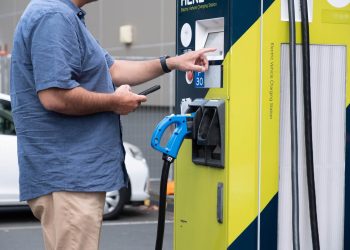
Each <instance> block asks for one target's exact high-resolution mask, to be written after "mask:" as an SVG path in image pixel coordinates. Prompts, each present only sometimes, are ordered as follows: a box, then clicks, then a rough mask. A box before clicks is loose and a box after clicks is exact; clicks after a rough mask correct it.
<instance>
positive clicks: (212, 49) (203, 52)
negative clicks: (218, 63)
mask: <svg viewBox="0 0 350 250" xmlns="http://www.w3.org/2000/svg"><path fill="white" fill-rule="evenodd" d="M214 51H216V48H203V49H200V50H199V51H198V52H199V53H200V54H205V53H209V52H214Z"/></svg>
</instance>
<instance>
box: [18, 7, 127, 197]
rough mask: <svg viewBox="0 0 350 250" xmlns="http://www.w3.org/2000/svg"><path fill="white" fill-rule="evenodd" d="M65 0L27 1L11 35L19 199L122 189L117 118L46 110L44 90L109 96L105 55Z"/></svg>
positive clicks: (80, 15)
mask: <svg viewBox="0 0 350 250" xmlns="http://www.w3.org/2000/svg"><path fill="white" fill-rule="evenodd" d="M84 15H85V12H84V11H82V10H81V9H79V8H78V7H77V6H75V5H74V4H73V3H72V2H71V1H70V0H32V1H31V2H30V4H29V5H28V7H27V8H26V10H25V12H24V13H23V15H22V17H21V19H20V21H19V23H18V25H17V28H16V31H15V35H14V45H13V54H12V65H11V66H12V67H11V102H12V111H13V118H14V122H15V127H16V132H17V140H18V161H19V168H20V180H19V181H20V199H21V200H29V199H33V198H36V197H39V196H42V195H45V194H48V193H51V192H54V191H77V192H97V191H111V190H117V189H119V188H121V187H123V186H125V185H126V178H125V177H126V175H125V167H124V164H123V162H124V148H123V145H122V139H121V128H120V118H119V116H118V115H117V114H115V113H113V112H104V113H97V114H93V115H87V116H67V115H63V114H59V113H55V112H50V111H47V110H46V109H45V108H44V107H43V106H42V104H41V103H40V100H39V98H38V95H37V92H38V91H40V90H45V89H48V88H53V87H55V88H62V89H72V88H75V87H78V86H80V87H82V88H84V89H87V90H89V91H93V92H101V93H112V92H114V89H115V88H114V85H113V82H112V79H111V76H110V73H109V68H110V66H111V65H112V64H113V59H112V57H111V56H110V55H109V54H108V53H107V52H106V51H105V50H104V49H102V48H101V47H100V45H99V44H98V43H97V41H96V40H95V38H94V37H93V36H92V35H91V33H90V32H89V31H88V30H87V28H86V26H85V23H84Z"/></svg>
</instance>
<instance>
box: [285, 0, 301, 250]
mask: <svg viewBox="0 0 350 250" xmlns="http://www.w3.org/2000/svg"><path fill="white" fill-rule="evenodd" d="M288 14H289V68H290V124H291V151H292V152H291V154H292V157H291V159H292V162H291V178H292V230H293V249H294V250H299V249H300V240H299V187H298V129H297V93H296V89H297V84H296V75H297V74H296V40H295V11H294V0H288Z"/></svg>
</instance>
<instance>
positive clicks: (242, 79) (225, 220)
mask: <svg viewBox="0 0 350 250" xmlns="http://www.w3.org/2000/svg"><path fill="white" fill-rule="evenodd" d="M176 2H177V36H176V39H177V40H176V41H177V43H176V44H177V45H176V51H177V54H178V55H181V54H183V53H186V52H188V51H193V50H198V49H201V48H205V47H207V48H212V47H214V48H216V49H217V50H216V51H215V52H212V53H209V54H208V55H207V56H208V60H209V70H208V71H207V72H205V73H198V72H177V73H176V113H177V114H178V115H172V116H168V117H166V118H165V119H164V120H163V121H162V122H161V123H160V124H158V126H157V128H156V129H155V132H154V134H153V137H152V146H153V147H154V148H156V149H157V150H159V151H161V152H163V155H164V157H163V158H164V160H165V162H168V164H165V165H168V166H170V163H171V162H173V160H174V159H175V158H176V161H175V168H174V171H175V184H176V185H175V219H174V249H176V250H187V249H191V250H197V249H198V250H199V249H201V250H203V249H207V250H220V249H230V250H233V249H234V250H246V249H262V250H273V249H279V250H289V249H299V247H300V249H303V250H304V249H306V250H308V249H319V248H320V249H325V250H326V249H327V250H330V249H331V250H338V249H339V250H341V249H350V237H349V235H350V157H349V156H350V141H349V139H347V138H350V137H349V136H350V134H349V133H350V106H349V105H350V88H349V84H350V77H349V72H350V49H349V48H350V1H349V0H309V1H307V6H308V8H307V9H308V11H306V13H307V15H306V16H307V17H308V20H309V22H306V25H308V27H307V29H308V30H309V31H310V33H309V38H307V39H306V40H309V41H308V42H307V44H306V47H302V45H301V44H302V41H304V35H305V34H306V33H305V34H304V31H305V30H304V31H303V32H302V31H301V30H302V27H303V28H304V26H302V24H301V23H300V20H301V19H300V11H299V9H300V8H299V1H296V2H295V4H296V5H295V21H296V23H295V28H296V29H295V30H296V33H295V36H294V38H295V39H296V45H295V44H294V52H295V53H294V54H293V47H292V49H291V47H290V46H291V45H292V42H291V41H290V37H291V33H292V37H293V27H292V26H290V25H291V23H294V22H289V20H294V17H293V18H290V17H291V8H290V3H291V1H289V2H288V0H275V1H274V0H264V1H262V2H260V1H253V0H177V1H176ZM305 2H306V1H305ZM288 5H289V7H288ZM304 7H305V6H304ZM302 9H303V8H302ZM302 13H303V12H302ZM304 13H305V12H304ZM291 27H292V28H291ZM303 44H304V43H303ZM302 48H303V49H302ZM304 48H306V51H307V52H305V50H304ZM292 57H294V59H295V61H294V62H293V60H292V59H293V58H292ZM308 59H309V61H310V66H309V71H308V70H307V66H306V67H305V68H303V62H305V61H306V60H308ZM293 66H294V68H295V69H294V71H295V74H294V76H293V75H291V72H292V71H293V70H292V69H293ZM305 74H309V75H310V76H311V81H310V86H309V87H310V93H311V107H312V117H311V115H310V117H309V118H307V112H308V111H305V110H304V108H303V107H304V106H307V105H308V104H307V102H308V101H310V98H309V100H307V98H306V99H304V97H305V96H304V95H305V91H306V90H305V87H303V82H305V79H306V78H307V76H306V77H305ZM293 78H294V80H295V84H296V86H295V87H296V88H294V91H295V93H294V94H295V95H294V96H293V97H291V96H290V84H293V82H292V80H291V79H293ZM293 98H295V100H294V101H293ZM291 103H292V104H291ZM294 104H295V106H294V107H292V106H293V105H294ZM291 108H296V109H295V110H294V113H293V112H292V113H291V112H290V110H291ZM305 114H306V116H305V118H304V115H305ZM306 120H309V121H307V122H311V121H312V131H311V135H312V137H313V143H312V141H311V144H312V145H313V154H312V152H311V156H312V155H313V164H314V166H313V171H314V173H313V174H314V176H312V179H314V182H315V183H314V186H315V190H314V191H315V192H314V193H316V199H315V200H314V202H315V203H314V205H310V202H309V197H311V198H310V200H313V199H314V197H313V198H312V194H311V195H310V192H309V190H310V183H308V181H309V178H307V175H308V174H309V173H308V172H307V168H306V164H307V162H308V161H309V159H308V158H307V155H308V152H309V151H308V145H307V144H308V143H309V144H310V141H309V142H307V143H305V137H307V136H306V135H307V134H308V133H309V132H310V131H308V129H307V128H306V127H304V122H305V121H306ZM291 122H292V123H293V122H295V126H294V128H293V126H292V127H291ZM172 124H175V127H176V128H175V130H174V132H173V134H172V136H171V138H170V140H169V141H168V142H167V143H166V145H165V146H162V145H161V137H162V136H163V134H164V132H165V130H166V129H167V128H168V127H169V126H170V125H172ZM293 130H295V131H294V132H297V133H293ZM291 134H292V136H293V134H294V136H295V137H294V139H296V140H297V147H293V145H292V146H291V141H292V142H293V140H294V139H293V137H292V138H291ZM348 134H349V135H348ZM184 138H186V139H185V140H184V141H183V142H182V140H183V139H184ZM312 145H311V148H312ZM294 146H295V145H294ZM309 146H310V145H309ZM311 151H312V150H311ZM291 152H292V153H291ZM293 154H297V155H298V156H299V157H296V158H294V156H293ZM311 158H312V157H311ZM293 160H294V163H293ZM295 161H296V162H295ZM294 164H296V165H297V170H298V171H297V172H299V173H297V175H294V177H293V176H291V171H292V169H293V166H294ZM295 177H296V178H295ZM308 177H309V176H308ZM166 178H167V174H166ZM292 178H294V179H293V181H296V182H297V183H298V186H297V187H298V188H296V189H294V187H295V186H294V184H295V183H294V182H293V183H292ZM311 186H312V185H311ZM292 187H293V189H294V190H292ZM163 189H164V186H163ZM295 190H296V193H295ZM295 201H297V203H294V202H295ZM316 204H317V206H316ZM312 206H315V207H314V208H315V211H313V209H312ZM295 209H297V214H296V213H295V212H296V211H295ZM316 211H317V217H318V221H317V217H316V218H315V217H313V215H315V214H314V213H316ZM295 215H297V217H295ZM310 216H311V221H310ZM314 219H316V221H314ZM296 221H297V223H298V224H295V223H294V222H296ZM310 225H313V226H314V228H313V231H312V230H311V227H310ZM317 226H318V228H317ZM315 229H316V230H315ZM161 230H162V229H161ZM311 231H312V233H311ZM296 234H297V235H296ZM315 235H317V237H318V236H319V239H318V238H317V237H316V236H315ZM159 237H162V233H161V234H160V236H159ZM297 237H298V239H297V240H296V238H297ZM158 240H159V239H157V241H158ZM295 242H297V244H296V243H295ZM315 242H317V243H319V246H320V247H317V246H315V245H317V244H316V243H315ZM296 245H298V247H296ZM158 249H160V248H159V247H158Z"/></svg>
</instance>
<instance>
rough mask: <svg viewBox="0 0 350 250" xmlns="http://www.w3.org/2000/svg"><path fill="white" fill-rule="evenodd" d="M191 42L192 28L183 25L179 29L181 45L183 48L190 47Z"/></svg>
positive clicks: (186, 24)
mask: <svg viewBox="0 0 350 250" xmlns="http://www.w3.org/2000/svg"><path fill="white" fill-rule="evenodd" d="M191 41H192V28H191V26H190V25H189V24H188V23H185V24H184V25H183V26H182V28H181V43H182V46H184V47H185V48H186V47H188V46H189V45H190V43H191Z"/></svg>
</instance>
